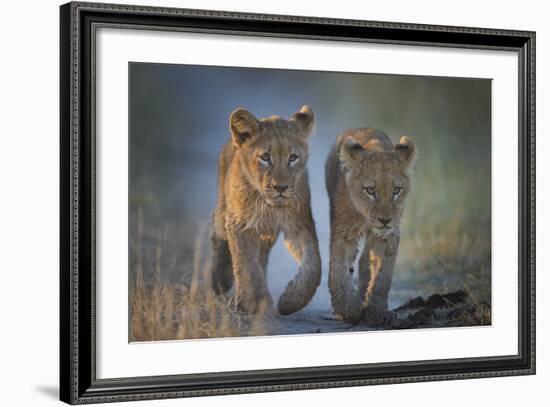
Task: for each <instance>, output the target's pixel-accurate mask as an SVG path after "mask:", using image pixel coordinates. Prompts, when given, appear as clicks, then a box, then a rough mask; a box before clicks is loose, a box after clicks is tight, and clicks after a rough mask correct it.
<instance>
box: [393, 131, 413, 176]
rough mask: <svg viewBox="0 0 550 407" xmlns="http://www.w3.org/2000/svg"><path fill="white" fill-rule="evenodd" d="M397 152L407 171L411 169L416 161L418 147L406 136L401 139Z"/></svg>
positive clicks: (396, 148) (397, 145)
mask: <svg viewBox="0 0 550 407" xmlns="http://www.w3.org/2000/svg"><path fill="white" fill-rule="evenodd" d="M395 151H396V153H397V155H398V156H399V158H400V159H401V161H402V162H403V165H404V167H405V170H408V169H409V168H411V166H412V165H413V164H414V160H415V159H416V146H415V145H414V143H413V142H412V140H411V139H410V138H408V137H406V136H403V137H401V139H400V140H399V144H396V145H395Z"/></svg>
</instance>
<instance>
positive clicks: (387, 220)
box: [378, 218, 391, 226]
mask: <svg viewBox="0 0 550 407" xmlns="http://www.w3.org/2000/svg"><path fill="white" fill-rule="evenodd" d="M378 220H379V221H380V223H381V224H382V225H384V226H388V223H390V222H391V218H389V219H385V218H378Z"/></svg>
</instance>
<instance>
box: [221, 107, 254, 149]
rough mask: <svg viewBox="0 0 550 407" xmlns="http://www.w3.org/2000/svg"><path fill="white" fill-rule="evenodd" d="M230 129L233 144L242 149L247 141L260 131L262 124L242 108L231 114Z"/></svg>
mask: <svg viewBox="0 0 550 407" xmlns="http://www.w3.org/2000/svg"><path fill="white" fill-rule="evenodd" d="M229 127H230V129H231V136H232V137H233V144H235V146H236V147H240V146H241V145H242V144H243V143H244V142H245V141H247V140H249V139H250V138H252V137H253V136H254V135H255V134H256V133H257V132H258V130H259V129H260V123H259V122H258V120H257V119H256V118H255V117H254V115H253V114H252V113H250V112H249V111H248V110H246V109H243V108H242V107H240V108H238V109H236V110H234V111H233V113H231V116H230V118H229Z"/></svg>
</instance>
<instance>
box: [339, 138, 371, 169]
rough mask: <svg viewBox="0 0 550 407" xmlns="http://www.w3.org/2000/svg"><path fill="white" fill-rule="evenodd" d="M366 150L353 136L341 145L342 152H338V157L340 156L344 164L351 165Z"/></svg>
mask: <svg viewBox="0 0 550 407" xmlns="http://www.w3.org/2000/svg"><path fill="white" fill-rule="evenodd" d="M364 151H365V150H364V149H363V146H362V145H361V144H359V143H358V142H357V141H355V139H354V138H353V137H348V138H347V139H346V141H344V144H342V146H341V147H340V153H339V154H338V157H339V158H340V161H341V162H342V163H343V164H344V167H348V168H349V167H350V166H352V165H353V163H354V162H355V161H357V160H358V159H359V158H360V157H361V154H362V153H363V152H364Z"/></svg>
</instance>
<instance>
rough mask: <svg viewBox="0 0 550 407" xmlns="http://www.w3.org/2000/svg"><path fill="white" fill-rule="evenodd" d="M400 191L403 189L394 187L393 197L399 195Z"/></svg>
mask: <svg viewBox="0 0 550 407" xmlns="http://www.w3.org/2000/svg"><path fill="white" fill-rule="evenodd" d="M402 189H403V188H401V187H395V188H394V189H393V194H394V195H399V193H400V192H401V190H402Z"/></svg>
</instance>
